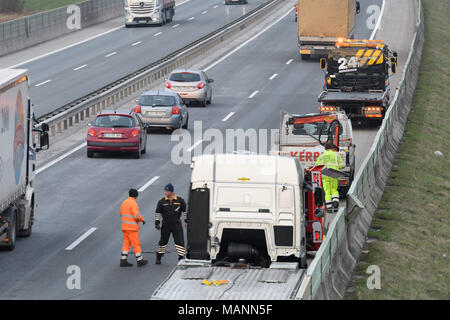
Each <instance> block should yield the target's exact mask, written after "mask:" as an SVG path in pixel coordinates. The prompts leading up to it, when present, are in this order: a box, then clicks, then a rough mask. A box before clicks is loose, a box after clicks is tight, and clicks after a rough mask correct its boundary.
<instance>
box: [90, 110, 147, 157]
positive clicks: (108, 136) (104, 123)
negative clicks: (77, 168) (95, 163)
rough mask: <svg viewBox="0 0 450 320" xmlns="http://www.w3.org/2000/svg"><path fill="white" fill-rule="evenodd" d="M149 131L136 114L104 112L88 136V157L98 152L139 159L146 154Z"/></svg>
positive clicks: (97, 118)
mask: <svg viewBox="0 0 450 320" xmlns="http://www.w3.org/2000/svg"><path fill="white" fill-rule="evenodd" d="M146 145H147V131H146V130H145V128H144V125H143V124H142V122H141V120H140V119H139V117H137V116H136V114H135V113H134V112H130V113H125V112H120V111H103V112H102V113H100V114H99V115H98V116H97V117H96V118H95V121H94V123H93V124H92V125H91V127H90V128H89V130H88V134H87V156H88V158H92V157H93V156H94V153H96V152H127V153H133V155H134V157H135V158H137V159H139V158H140V157H141V154H142V153H145V152H146Z"/></svg>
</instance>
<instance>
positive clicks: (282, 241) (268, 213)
mask: <svg viewBox="0 0 450 320" xmlns="http://www.w3.org/2000/svg"><path fill="white" fill-rule="evenodd" d="M192 167H193V171H192V179H191V188H190V195H189V211H188V231H187V240H188V246H187V258H188V259H189V260H203V261H205V260H206V261H210V262H212V263H213V265H216V266H217V265H227V264H230V263H243V264H249V265H256V266H261V267H269V266H270V265H271V264H273V263H277V262H296V263H299V265H300V267H302V268H305V267H306V261H307V260H306V253H307V242H308V241H309V240H311V241H310V243H308V246H309V247H311V248H312V250H317V249H318V247H319V246H320V243H321V242H322V239H323V224H322V218H321V217H323V208H324V206H323V205H324V203H323V189H322V188H321V186H320V185H321V184H320V183H312V182H305V180H304V172H303V168H302V166H301V164H300V163H299V162H298V160H297V159H294V158H290V157H280V156H264V155H244V154H224V155H202V156H199V157H196V158H195V159H193V164H192ZM308 195H309V196H308ZM307 212H308V213H309V214H306V213H307ZM307 224H308V227H309V230H310V232H309V233H314V236H312V235H311V234H308V232H307ZM313 242H314V243H313Z"/></svg>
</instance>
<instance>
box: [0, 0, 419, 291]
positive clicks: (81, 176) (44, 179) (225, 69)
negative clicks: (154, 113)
mask: <svg viewBox="0 0 450 320" xmlns="http://www.w3.org/2000/svg"><path fill="white" fill-rule="evenodd" d="M201 2H203V1H201ZM213 2H214V1H208V2H207V4H208V8H211V4H212V3H213ZM196 3H199V2H196ZM217 3H219V1H217ZM250 3H251V4H253V5H254V4H255V1H250ZM369 3H370V4H373V3H377V4H381V1H370V2H369V0H365V1H362V5H363V10H362V14H361V15H360V16H359V17H358V26H357V28H358V30H357V36H358V37H369V36H370V34H371V33H372V30H370V29H368V28H367V23H366V21H367V18H368V16H367V14H366V11H365V8H367V7H368V4H369ZM401 4H402V5H403V6H404V7H405V8H404V9H405V12H406V11H407V10H406V9H407V8H408V6H409V5H410V3H408V2H405V1H403V0H402V2H401ZM186 8H187V7H186ZM202 9H203V10H206V9H205V8H202ZM202 9H199V7H198V6H195V7H193V8H191V9H190V10H191V13H190V14H186V15H185V16H184V13H183V12H181V10H179V11H178V17H177V18H178V19H181V18H182V17H184V18H186V17H188V16H189V15H192V14H194V12H196V15H198V14H199V13H201V11H202ZM235 9H236V10H237V11H239V10H241V9H242V7H240V6H236V7H235ZM235 9H233V8H230V11H232V10H235ZM209 10H210V9H208V11H209ZM220 10H222V9H220ZM222 12H223V11H222ZM408 12H409V11H408ZM391 14H396V12H395V11H394V10H393V11H388V12H385V15H391ZM219 16H220V15H218V16H217V17H216V19H218V17H219ZM198 17H199V19H200V17H201V16H198ZM204 19H206V20H207V21H209V23H210V24H214V23H217V21H214V20H216V19H214V17H212V16H211V17H207V16H206V15H205V17H204ZM404 19H411V21H414V19H415V17H405V18H404ZM206 20H205V21H203V23H205V22H206ZM175 23H178V22H177V21H176V22H175ZM196 23H198V25H197V27H196V28H193V29H198V28H199V27H201V26H203V23H200V21H197V22H196ZM169 28H172V26H170V25H169V26H167V27H164V28H163V29H164V30H167V31H169V30H168V29H169ZM186 28H188V27H187V26H186ZM155 30H157V29H152V30H150V29H149V30H147V29H142V28H139V29H131V30H130V31H128V30H120V31H119V32H124V33H125V34H124V38H125V39H124V42H121V43H115V42H114V41H113V42H114V43H111V39H110V36H111V35H107V36H106V38H107V39H98V40H95V42H96V45H95V46H94V45H93V44H90V43H88V44H86V46H87V47H88V48H89V50H88V51H95V50H98V51H99V52H101V54H99V55H98V56H96V57H92V58H90V59H92V60H89V61H87V60H86V61H84V60H83V59H82V57H81V55H79V56H78V58H77V59H79V60H78V61H75V62H76V63H75V62H73V61H72V60H71V59H72V57H76V56H77V54H73V55H71V56H70V57H66V59H62V57H61V58H59V57H52V59H54V58H55V59H62V60H64V61H67V63H70V64H71V68H72V67H74V66H75V65H76V64H80V63H83V62H84V63H86V62H89V63H92V62H91V61H98V63H97V64H98V66H97V67H98V68H100V66H103V65H104V64H107V62H105V61H107V60H106V59H103V57H104V54H105V53H106V52H109V51H111V50H116V49H114V46H117V50H119V47H120V48H122V50H123V55H124V56H125V55H126V53H127V52H130V53H131V55H129V56H127V57H124V59H125V60H127V59H126V58H128V60H127V61H128V62H129V63H130V64H131V63H133V66H134V67H135V68H136V67H138V66H139V63H145V62H146V59H144V58H143V57H142V55H144V53H145V52H148V50H149V47H147V49H146V50H145V48H144V47H142V49H139V50H142V51H136V52H134V53H132V52H131V49H130V48H129V46H130V45H129V44H130V43H133V42H136V41H138V40H139V39H146V37H147V38H148V37H149V34H150V35H151V33H152V32H154V31H155ZM186 31H187V29H186ZM128 32H130V33H128ZM170 32H173V30H170ZM405 32H410V33H411V34H412V31H411V30H409V29H408V30H407V29H406V28H405ZM140 33H142V34H145V35H141V34H140ZM181 35H182V34H181V33H180V37H181ZM151 36H152V37H153V35H151ZM197 36H198V34H197ZM119 38H120V37H119ZM125 40H126V41H125ZM152 40H153V41H154V40H155V39H153V38H152ZM125 42H126V43H128V48H127V45H126V44H125ZM104 44H107V45H108V46H109V47H108V48H107V49H108V50H106V48H103V46H102V45H104ZM160 45H164V47H161V48H159V50H162V51H160V52H163V51H164V50H167V52H169V51H170V50H171V49H170V48H171V47H170V46H171V45H173V44H172V43H170V41H168V42H164V43H161V44H160ZM402 45H403V44H402ZM83 46H84V45H83ZM407 47H409V46H406V48H407ZM403 48H405V47H403ZM172 49H173V48H172ZM76 50H78V48H76ZM117 50H116V51H117ZM122 50H120V52H121V53H122ZM405 50H406V51H407V49H405ZM84 52H85V51H84ZM64 54H65V53H64ZM117 56H118V57H117V58H119V57H120V56H121V55H119V53H118V54H117ZM49 58H50V57H49ZM74 59H75V58H74ZM133 60H136V61H133ZM400 62H402V61H400ZM41 63H43V65H42V66H40V64H41ZM59 64H61V60H55V61H53V65H54V66H55V68H54V69H55V70H47V71H45V69H46V68H45V67H44V65H47V66H48V65H49V64H48V63H46V64H44V61H38V62H37V65H36V66H35V68H34V69H32V72H35V71H36V70H41V72H42V73H44V72H49V73H53V72H54V74H55V75H61V76H62V75H63V74H64V72H65V71H66V72H68V70H69V68H64V67H63V66H60V65H59ZM114 65H115V66H117V68H118V69H120V72H124V73H126V72H127V71H126V70H131V69H133V68H131V66H130V69H126V70H125V66H124V65H123V64H119V63H118V62H117V61H116V63H115V64H114ZM208 65H210V62H209V64H206V65H205V67H208ZM97 67H95V68H97ZM401 67H402V65H400V70H401ZM95 68H92V69H93V70H92V71H91V70H90V69H87V70H85V71H88V70H89V72H91V73H90V75H91V78H90V79H89V83H86V84H80V87H79V88H77V90H78V91H77V92H81V91H82V88H81V87H83V88H92V87H93V86H95V85H98V83H99V82H97V80H98V81H101V79H108V78H109V79H111V78H112V77H113V75H112V74H114V75H117V73H120V72H119V71H117V73H116V70H113V69H114V68H111V67H110V66H109V67H108V66H106V65H105V66H104V68H106V69H103V70H108V72H105V71H104V74H99V75H98V77H93V76H92V75H93V74H95V70H97V69H95ZM52 69H53V68H52ZM64 70H65V71H64ZM69 71H70V70H69ZM131 71H133V70H131ZM97 72H99V71H97ZM208 74H209V75H210V77H211V78H213V79H214V80H215V83H214V97H213V104H212V105H210V106H208V107H207V108H206V109H203V108H190V123H189V126H190V129H189V131H190V132H191V133H193V127H194V120H195V121H201V123H202V126H203V130H206V129H208V128H216V129H218V130H219V131H220V132H222V133H223V132H224V131H225V130H226V129H233V128H243V129H249V128H257V129H258V130H261V129H275V128H278V127H279V114H280V110H282V109H283V110H287V111H290V112H295V113H309V112H316V111H317V96H318V94H319V92H320V89H321V87H322V83H323V74H322V72H321V71H320V69H319V67H318V63H317V61H314V60H313V61H301V60H300V59H299V56H298V54H297V44H296V24H295V22H294V20H293V11H291V12H290V13H286V16H285V17H284V18H283V19H281V20H280V21H279V22H278V23H276V24H275V25H274V26H273V27H271V28H269V29H268V30H267V31H266V32H264V33H262V34H261V35H260V36H259V37H257V38H255V39H254V40H253V41H251V42H249V43H248V44H247V45H245V46H243V47H242V48H241V49H240V50H238V51H236V52H235V53H234V54H232V55H230V56H229V57H228V58H226V59H224V60H223V61H221V62H220V63H218V64H216V65H215V66H213V67H211V68H209V70H208ZM48 75H50V74H48ZM52 77H53V75H52ZM44 78H46V77H42V78H41V79H40V80H42V79H44ZM88 78H89V77H88ZM55 82H57V81H55ZM52 83H53V81H52ZM55 85H58V84H55ZM63 87H64V86H58V87H50V86H49V88H48V90H49V91H47V93H46V94H45V95H44V94H43V93H41V94H43V96H46V95H50V94H51V93H53V94H54V93H55V92H58V95H59V96H60V97H61V96H64V94H63V93H62V92H61V91H60V90H63ZM80 90H81V91H80ZM64 92H66V93H67V90H65V91H64ZM41 99H42V100H41V101H43V99H44V98H43V97H42V98H41ZM370 138H373V135H371V137H368V139H370ZM199 140H202V137H192V139H191V140H190V141H189V143H188V145H191V146H192V150H193V152H192V154H194V152H195V151H196V150H200V149H201V145H202V146H203V147H207V145H208V143H207V142H202V143H197V141H199ZM203 140H207V138H205V137H203ZM365 143H366V144H367V145H370V144H371V141H370V142H369V141H366V142H365ZM176 144H177V142H174V141H171V136H170V134H167V133H163V132H154V133H152V134H150V135H149V139H148V145H147V154H146V155H143V157H142V158H141V159H139V160H136V159H131V158H129V157H127V156H120V155H111V156H97V157H96V158H94V159H88V158H87V157H86V149H85V148H81V149H80V150H79V151H77V152H74V153H73V154H71V155H70V156H69V157H67V158H65V159H64V160H62V161H60V162H58V163H56V164H55V165H53V166H51V167H49V168H48V169H46V170H45V171H43V172H41V173H39V174H38V175H37V181H36V190H37V191H36V192H37V194H36V196H37V201H38V207H37V209H36V217H37V221H36V223H35V225H34V229H33V235H32V236H31V237H30V238H28V239H19V240H18V243H17V245H16V249H15V251H13V252H0V287H1V288H2V290H1V291H0V299H148V298H150V296H151V294H152V293H153V291H154V290H155V288H156V287H157V285H158V284H159V283H161V281H162V280H163V279H164V278H165V277H167V276H168V274H169V272H170V271H171V269H172V268H173V267H174V266H175V264H176V253H175V252H174V248H173V242H172V240H171V241H170V242H169V247H168V250H170V253H168V254H167V255H166V256H165V257H164V258H163V264H162V265H159V266H157V265H155V264H154V253H146V254H145V255H146V257H147V258H149V259H150V263H149V265H148V266H146V267H144V268H139V269H137V268H136V267H133V268H125V269H122V268H119V258H120V250H121V245H122V237H121V232H120V218H119V207H120V204H121V202H122V201H123V199H124V198H125V197H126V192H127V190H128V189H129V188H130V187H137V188H142V187H143V186H145V185H147V187H146V188H145V190H143V191H142V192H141V193H140V196H139V198H138V203H139V205H140V207H141V213H142V214H143V216H144V218H145V219H146V220H147V222H148V223H147V224H146V225H145V226H144V227H143V228H141V232H140V237H141V242H142V245H143V249H144V251H145V252H154V251H155V249H156V246H157V242H158V239H159V231H157V230H155V228H154V223H153V221H154V210H155V206H156V203H157V201H158V200H159V198H160V197H161V196H162V188H163V186H164V185H165V184H166V183H167V182H172V183H173V184H174V186H175V191H176V193H178V194H179V195H181V196H183V197H184V198H185V199H187V193H188V187H189V180H190V169H189V166H188V165H187V164H182V165H176V164H174V163H173V162H172V161H171V152H172V150H173V147H174V146H175V145H176ZM360 156H361V157H362V156H364V155H362V154H360ZM149 181H153V183H151V184H148V182H149ZM83 235H87V237H86V238H84V239H83V240H82V241H81V242H79V243H77V242H75V241H76V240H77V239H79V237H80V236H83ZM74 242H75V243H74ZM67 249H71V250H67ZM129 261H131V262H133V263H134V264H135V261H134V258H133V257H132V256H130V258H129ZM72 265H74V266H78V267H79V268H80V270H81V289H80V290H69V289H68V288H67V287H66V281H67V279H68V276H69V275H68V274H66V270H67V268H68V267H69V266H72Z"/></svg>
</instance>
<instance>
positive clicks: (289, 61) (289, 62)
mask: <svg viewBox="0 0 450 320" xmlns="http://www.w3.org/2000/svg"><path fill="white" fill-rule="evenodd" d="M292 61H294V59H289V60H288V62H286V64H291V62H292Z"/></svg>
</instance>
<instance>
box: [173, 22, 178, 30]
mask: <svg viewBox="0 0 450 320" xmlns="http://www.w3.org/2000/svg"><path fill="white" fill-rule="evenodd" d="M179 26H180V24H179V23H178V24H176V25H174V26H173V27H172V28H174V29H175V28H178V27H179Z"/></svg>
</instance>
